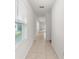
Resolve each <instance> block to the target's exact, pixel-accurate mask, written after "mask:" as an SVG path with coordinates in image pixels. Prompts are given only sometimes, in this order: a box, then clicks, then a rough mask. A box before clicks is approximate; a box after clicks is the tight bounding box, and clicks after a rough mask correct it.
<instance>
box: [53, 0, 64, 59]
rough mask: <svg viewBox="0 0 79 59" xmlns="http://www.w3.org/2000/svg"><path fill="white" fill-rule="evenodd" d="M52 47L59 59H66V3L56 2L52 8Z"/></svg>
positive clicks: (57, 0)
mask: <svg viewBox="0 0 79 59" xmlns="http://www.w3.org/2000/svg"><path fill="white" fill-rule="evenodd" d="M52 45H53V47H54V49H55V51H56V54H57V56H58V57H59V59H64V55H63V54H64V2H63V0H56V1H55V4H54V6H53V8H52Z"/></svg>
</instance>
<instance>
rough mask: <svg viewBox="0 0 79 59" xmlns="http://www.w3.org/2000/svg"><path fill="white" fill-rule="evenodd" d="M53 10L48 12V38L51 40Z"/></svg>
mask: <svg viewBox="0 0 79 59" xmlns="http://www.w3.org/2000/svg"><path fill="white" fill-rule="evenodd" d="M51 20H52V18H51V12H48V13H47V14H46V39H47V40H51V25H52V24H51V23H52V22H51Z"/></svg>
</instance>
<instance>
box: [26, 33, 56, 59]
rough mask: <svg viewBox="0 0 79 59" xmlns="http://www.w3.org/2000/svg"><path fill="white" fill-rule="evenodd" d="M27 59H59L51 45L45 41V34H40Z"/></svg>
mask: <svg viewBox="0 0 79 59" xmlns="http://www.w3.org/2000/svg"><path fill="white" fill-rule="evenodd" d="M26 59H57V56H56V54H55V52H54V50H53V48H52V46H51V44H50V43H49V42H48V41H46V40H44V37H43V33H39V34H38V35H37V37H36V40H34V42H33V45H32V47H31V49H30V51H29V52H28V55H27V56H26Z"/></svg>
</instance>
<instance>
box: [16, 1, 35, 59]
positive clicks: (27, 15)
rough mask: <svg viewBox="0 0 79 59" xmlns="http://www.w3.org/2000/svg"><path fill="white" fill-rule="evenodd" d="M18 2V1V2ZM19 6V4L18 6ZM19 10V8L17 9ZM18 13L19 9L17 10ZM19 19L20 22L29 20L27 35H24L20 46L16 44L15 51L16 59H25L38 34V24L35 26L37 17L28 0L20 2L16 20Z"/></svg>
mask: <svg viewBox="0 0 79 59" xmlns="http://www.w3.org/2000/svg"><path fill="white" fill-rule="evenodd" d="M16 1H17V0H16ZM16 6H17V4H16ZM16 8H17V7H16ZM16 12H17V9H16ZM17 17H19V18H20V20H22V21H24V22H26V20H27V24H26V25H27V28H26V29H27V31H26V32H27V33H25V34H26V35H24V37H27V38H24V40H22V41H21V42H20V43H19V44H16V49H15V53H16V54H15V58H16V59H25V56H26V55H27V53H28V51H29V49H30V47H31V46H32V43H33V40H34V39H35V34H36V30H35V29H36V24H35V15H34V13H33V10H32V9H31V7H30V5H29V4H28V1H27V0H19V10H18V15H17V13H16V18H17Z"/></svg>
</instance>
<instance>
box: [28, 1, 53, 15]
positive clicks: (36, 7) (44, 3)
mask: <svg viewBox="0 0 79 59" xmlns="http://www.w3.org/2000/svg"><path fill="white" fill-rule="evenodd" d="M28 1H29V3H30V4H31V6H32V8H33V10H34V11H35V12H36V13H37V14H38V15H43V14H45V13H47V12H48V11H49V10H50V9H51V8H52V5H53V3H54V0H28ZM40 6H44V8H40Z"/></svg>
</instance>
